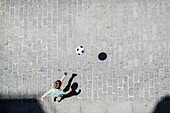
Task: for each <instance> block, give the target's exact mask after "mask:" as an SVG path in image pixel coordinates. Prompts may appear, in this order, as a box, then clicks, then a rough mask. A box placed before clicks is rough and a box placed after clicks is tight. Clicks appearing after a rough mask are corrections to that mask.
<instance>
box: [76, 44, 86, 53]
mask: <svg viewBox="0 0 170 113" xmlns="http://www.w3.org/2000/svg"><path fill="white" fill-rule="evenodd" d="M76 53H77V55H82V54H83V53H84V48H83V46H78V47H77V48H76Z"/></svg>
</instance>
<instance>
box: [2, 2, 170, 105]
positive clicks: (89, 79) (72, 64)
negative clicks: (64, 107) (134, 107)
mask: <svg viewBox="0 0 170 113" xmlns="http://www.w3.org/2000/svg"><path fill="white" fill-rule="evenodd" d="M169 10H170V8H169V1H168V0H88V1H87V0H84V1H83V0H0V89H1V94H0V95H1V98H9V99H10V98H26V97H27V98H28V97H29V98H37V99H40V97H41V96H42V94H43V93H45V92H46V91H48V90H49V89H50V88H51V87H52V86H53V82H54V81H55V80H57V79H60V77H62V76H63V73H64V72H65V71H67V72H68V76H67V78H66V80H65V81H64V83H63V87H64V86H65V85H66V84H67V81H68V80H69V78H70V77H71V75H72V74H73V73H76V74H77V77H75V79H74V80H73V83H74V82H78V89H81V93H80V94H79V95H78V96H74V97H71V98H68V99H65V100H64V101H65V102H72V101H77V102H80V101H81V102H113V101H117V102H122V101H156V100H159V99H160V98H161V97H162V96H164V95H166V94H168V93H170V72H169V70H170V64H169V62H170V46H169V45H170V44H169V43H170V36H169V33H170V32H168V31H169V25H170V24H169V23H168V22H169V21H168V19H169V18H170V14H168V12H169ZM79 45H83V46H84V47H85V50H86V51H85V54H84V55H82V56H77V55H76V53H75V48H76V47H77V46H79ZM100 52H106V53H107V59H106V60H104V61H100V60H99V59H98V54H99V53H100ZM30 62H32V64H33V65H30ZM78 89H77V90H78ZM52 100H53V96H48V97H47V98H46V100H45V102H49V103H51V102H52Z"/></svg>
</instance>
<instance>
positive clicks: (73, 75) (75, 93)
mask: <svg viewBox="0 0 170 113" xmlns="http://www.w3.org/2000/svg"><path fill="white" fill-rule="evenodd" d="M76 76H77V74H72V77H71V78H70V79H69V81H68V84H67V86H66V87H65V88H64V89H63V91H64V92H66V91H68V90H69V89H70V87H71V88H72V91H71V92H70V93H69V94H67V95H63V96H62V98H61V101H62V100H63V99H65V98H69V97H72V96H77V95H79V94H80V92H81V89H79V91H78V92H77V91H76V89H77V88H78V83H77V82H74V83H73V84H72V85H71V83H72V81H73V79H74V77H76Z"/></svg>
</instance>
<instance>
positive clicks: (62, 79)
mask: <svg viewBox="0 0 170 113" xmlns="http://www.w3.org/2000/svg"><path fill="white" fill-rule="evenodd" d="M66 75H67V73H66V72H65V73H64V76H63V77H62V78H61V79H60V81H61V83H62V82H63V81H64V79H65V77H66Z"/></svg>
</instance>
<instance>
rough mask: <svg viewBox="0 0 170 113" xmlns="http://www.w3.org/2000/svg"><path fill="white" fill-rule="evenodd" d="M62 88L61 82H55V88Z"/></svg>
mask: <svg viewBox="0 0 170 113" xmlns="http://www.w3.org/2000/svg"><path fill="white" fill-rule="evenodd" d="M60 86H61V81H60V80H57V81H55V82H54V88H56V89H60Z"/></svg>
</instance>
